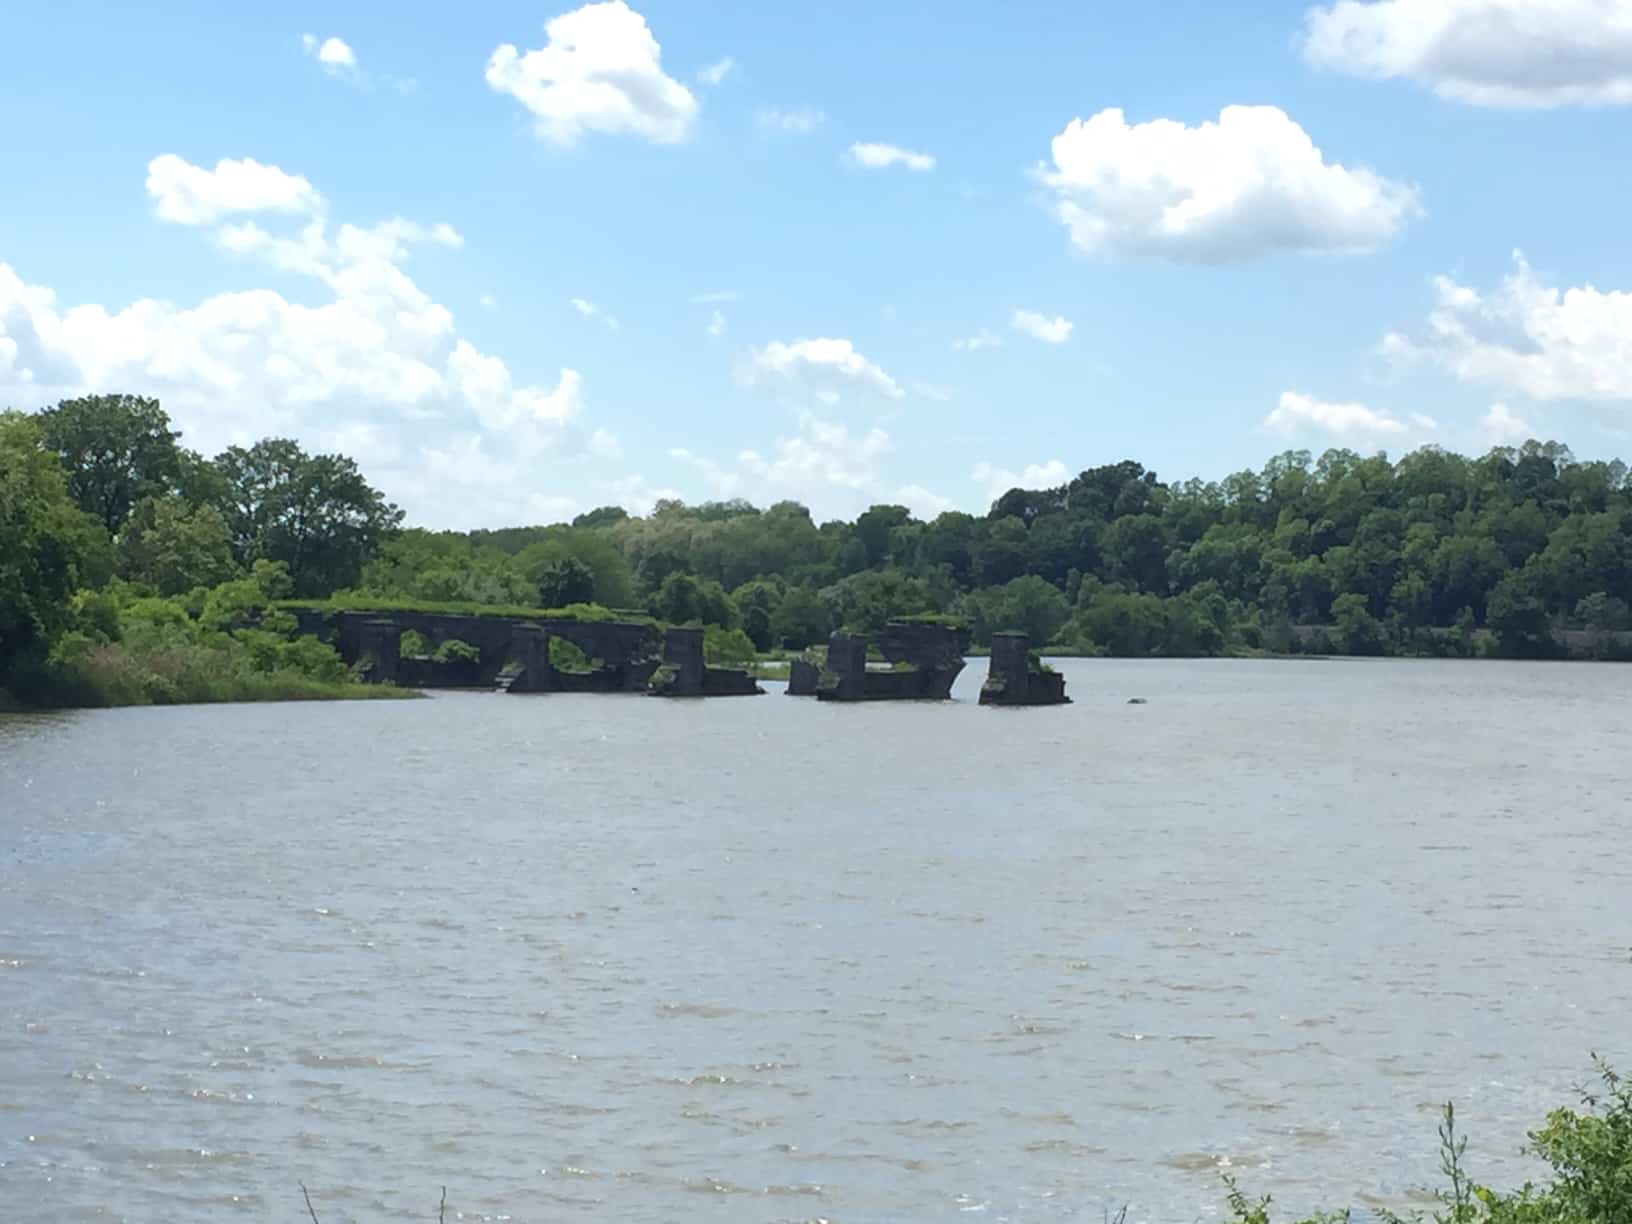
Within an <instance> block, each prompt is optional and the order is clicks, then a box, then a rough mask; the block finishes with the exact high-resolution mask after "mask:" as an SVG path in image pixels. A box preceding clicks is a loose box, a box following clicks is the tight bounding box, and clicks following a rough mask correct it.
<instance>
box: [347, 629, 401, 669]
mask: <svg viewBox="0 0 1632 1224" xmlns="http://www.w3.org/2000/svg"><path fill="white" fill-rule="evenodd" d="M346 662H348V663H358V662H362V663H366V664H367V666H368V682H369V683H370V684H395V683H396V682H397V671H398V669H399V667H400V665H401V663H402V629H401V628H400V627H399V626H398V625H397V623H396V622H395V621H393V620H390V619H388V618H384V617H381V618H373V619H368V620H365V621H363V622H362V624H361V625H359V626H358V628H357V649H356V652H355V654H354V655H353V656H352V657H351V658H349V659H347V660H346Z"/></svg>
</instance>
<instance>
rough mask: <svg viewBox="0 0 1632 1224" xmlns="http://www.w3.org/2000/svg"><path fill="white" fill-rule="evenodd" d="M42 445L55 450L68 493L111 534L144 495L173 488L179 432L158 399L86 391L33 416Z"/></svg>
mask: <svg viewBox="0 0 1632 1224" xmlns="http://www.w3.org/2000/svg"><path fill="white" fill-rule="evenodd" d="M39 423H40V432H41V436H42V438H43V439H44V442H45V446H46V447H47V448H48V449H50V450H53V451H55V452H56V453H57V455H58V456H59V457H60V458H61V460H62V466H63V470H64V471H65V472H66V473H67V476H68V492H69V494H70V495H71V496H72V497H73V499H74V500H75V501H76V502H78V503H79V506H80V508H81V509H82V510H84V511H86V512H87V513H89V514H94V515H95V516H96V517H97V518H98V519H100V520H101V521H102V525H103V526H104V527H105V528H107V531H108V534H109V535H112V534H114V533H115V532H117V531H118V530H119V526H120V524H122V523H123V522H124V521H125V519H126V518H127V517H128V516H129V514H130V512H131V510H132V509H133V508H134V507H135V505H136V503H137V502H139V501H141V500H142V499H143V498H144V497H153V496H156V495H159V494H163V493H168V492H172V491H174V490H175V489H176V488H177V487H178V482H179V481H180V479H181V476H182V466H183V464H182V453H181V450H180V448H179V447H177V445H176V439H177V438H178V437H180V436H181V435H180V434H179V433H177V432H176V431H175V430H173V429H171V428H170V418H169V417H168V416H166V415H165V413H164V410H163V409H162V408H160V407H159V401H158V400H156V399H148V398H144V397H142V396H139V395H87V396H82V397H80V398H79V399H67V400H63V401H62V402H61V403H59V404H58V405H57V406H56V407H55V408H47V409H45V410H44V411H42V412H41V413H40V414H39Z"/></svg>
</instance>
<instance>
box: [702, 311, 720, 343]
mask: <svg viewBox="0 0 1632 1224" xmlns="http://www.w3.org/2000/svg"><path fill="white" fill-rule="evenodd" d="M705 330H706V331H707V332H708V338H709V339H710V340H718V339H719V338H720V337H721V336H723V335H725V315H724V314H722V313H721V312H720V311H718V310H716V311H715V312H714V313H713V314H712V315H710V316H709V320H708V327H707V328H706V329H705Z"/></svg>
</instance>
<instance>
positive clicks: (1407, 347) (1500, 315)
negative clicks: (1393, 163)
mask: <svg viewBox="0 0 1632 1224" xmlns="http://www.w3.org/2000/svg"><path fill="white" fill-rule="evenodd" d="M1434 296H1435V301H1434V306H1433V309H1432V310H1431V311H1430V312H1429V314H1428V318H1427V320H1426V321H1425V323H1424V324H1423V325H1422V326H1420V327H1417V328H1415V329H1412V330H1410V331H1401V332H1394V333H1391V334H1390V335H1388V336H1386V337H1385V338H1384V340H1383V344H1382V349H1383V352H1384V354H1385V355H1387V356H1389V357H1390V358H1392V359H1394V360H1395V361H1399V362H1408V361H1429V362H1432V363H1433V364H1435V365H1438V366H1440V367H1441V368H1443V369H1445V370H1448V371H1450V372H1451V373H1452V374H1454V375H1455V376H1456V377H1457V378H1458V379H1460V380H1461V381H1463V382H1468V383H1481V384H1485V385H1488V386H1494V387H1497V388H1499V389H1501V390H1503V391H1507V392H1510V393H1515V394H1520V395H1526V396H1529V397H1530V398H1532V399H1538V400H1561V399H1579V400H1593V401H1599V402H1614V401H1626V400H1632V343H1629V342H1628V339H1627V338H1628V337H1629V336H1632V292H1628V291H1626V290H1618V289H1617V290H1607V291H1605V290H1600V289H1596V288H1594V287H1593V286H1591V285H1583V286H1579V287H1576V288H1570V289H1558V288H1555V287H1553V286H1549V285H1547V284H1544V283H1543V282H1542V280H1541V278H1540V277H1538V276H1537V275H1536V273H1535V271H1534V270H1533V269H1532V268H1531V267H1530V265H1529V264H1528V263H1527V262H1526V261H1525V258H1524V255H1523V253H1522V252H1518V251H1515V252H1514V253H1513V271H1512V272H1511V273H1510V274H1509V275H1508V276H1507V277H1506V278H1505V279H1504V280H1503V281H1502V283H1501V284H1500V285H1499V286H1497V287H1496V288H1494V289H1488V290H1480V289H1475V288H1471V287H1469V286H1467V285H1461V284H1458V283H1457V282H1456V281H1454V280H1452V279H1451V278H1450V277H1448V276H1441V277H1438V278H1436V279H1435V281H1434Z"/></svg>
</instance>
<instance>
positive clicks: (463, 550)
mask: <svg viewBox="0 0 1632 1224" xmlns="http://www.w3.org/2000/svg"><path fill="white" fill-rule="evenodd" d="M1629 512H1632V488H1629V486H1628V480H1627V469H1626V467H1625V465H1624V464H1622V463H1620V462H1618V461H1616V462H1578V461H1577V460H1576V459H1575V458H1574V457H1573V456H1572V455H1571V454H1570V452H1569V450H1568V449H1567V448H1566V447H1564V446H1562V445H1559V444H1557V443H1552V442H1549V443H1541V442H1528V443H1526V444H1525V445H1524V446H1522V447H1517V448H1513V447H1501V448H1497V449H1495V450H1492V451H1490V452H1489V453H1488V454H1486V455H1484V456H1483V457H1480V458H1466V457H1463V456H1461V455H1456V454H1452V453H1449V452H1446V451H1442V450H1439V449H1437V448H1433V447H1428V448H1423V449H1421V450H1417V451H1414V452H1412V453H1411V454H1409V455H1406V456H1405V457H1403V458H1402V459H1400V460H1399V461H1397V462H1390V461H1389V460H1388V459H1387V458H1386V457H1384V456H1381V455H1377V456H1369V457H1368V456H1362V455H1359V454H1356V453H1355V452H1353V451H1349V450H1330V451H1327V452H1326V453H1325V454H1323V455H1321V456H1320V457H1319V458H1318V459H1316V458H1314V457H1313V456H1311V455H1310V453H1309V452H1306V451H1291V452H1287V453H1285V454H1281V455H1278V456H1276V457H1275V458H1273V459H1271V460H1270V461H1269V462H1268V463H1267V464H1266V465H1265V466H1264V468H1263V470H1262V471H1257V472H1254V471H1243V472H1239V473H1237V474H1235V475H1232V476H1229V477H1226V478H1225V479H1224V480H1221V481H1216V482H1214V481H1201V480H1187V481H1183V482H1179V483H1172V484H1170V483H1166V482H1163V481H1162V480H1160V479H1158V477H1157V475H1156V473H1154V472H1151V471H1148V470H1147V469H1146V468H1144V467H1143V466H1142V465H1141V464H1139V463H1136V462H1134V461H1132V460H1125V461H1123V462H1120V463H1114V464H1107V465H1103V466H1099V467H1091V468H1088V469H1086V470H1084V471H1083V472H1081V474H1079V475H1078V476H1077V477H1076V478H1075V479H1073V480H1071V481H1070V482H1069V483H1067V484H1064V485H1060V486H1059V487H1057V488H1051V489H1012V490H1010V491H1009V492H1007V493H1005V494H1003V496H1001V497H1000V498H998V499H997V500H996V501H995V502H994V503H993V504H992V506H991V508H990V510H989V511H988V512H987V513H986V514H984V515H971V514H965V513H961V512H958V511H949V512H947V513H944V514H940V515H938V516H936V517H935V518H933V519H931V520H929V521H927V522H926V521H922V520H919V519H917V518H915V517H913V515H912V514H911V513H910V512H909V511H908V510H907V509H906V508H905V507H903V506H897V505H876V506H873V507H871V508H870V509H868V510H866V511H865V512H863V513H862V514H860V515H859V516H858V517H857V518H856V519H855V520H854V521H853V522H846V521H842V520H835V521H832V522H825V523H820V524H818V523H816V522H815V521H814V520H813V519H812V518H811V516H810V513H809V511H808V510H806V509H805V507H803V506H801V505H799V504H798V503H796V502H791V501H790V502H778V503H777V504H775V505H773V506H770V507H768V508H766V509H759V508H756V507H754V506H752V505H749V504H748V503H746V502H743V501H725V502H705V503H702V504H700V505H694V506H688V505H685V504H683V503H680V502H677V501H662V502H659V503H658V504H657V506H656V507H655V508H654V509H653V510H652V512H651V513H650V514H648V515H645V516H637V515H631V514H629V513H627V512H626V511H625V510H623V509H622V508H620V507H616V506H607V507H603V508H601V509H598V510H593V511H591V512H589V513H587V514H582V515H579V516H578V517H577V518H575V519H574V520H573V521H572V522H571V523H563V524H556V525H553V526H537V527H513V528H506V529H503V530H497V531H472V532H450V531H432V530H425V529H419V528H414V529H408V530H403V529H402V528H401V521H402V512H401V511H400V510H398V509H397V508H396V507H395V506H392V505H391V504H390V503H389V502H388V501H387V500H386V499H385V498H384V497H383V496H382V495H381V494H380V493H379V492H378V491H377V490H375V489H374V488H373V487H372V486H370V485H369V483H368V482H367V480H366V479H365V478H364V476H363V475H362V473H361V472H359V470H358V468H357V465H356V464H355V463H354V462H353V461H352V460H350V459H348V458H346V457H344V456H341V455H308V454H307V453H305V452H304V451H303V450H302V449H301V448H300V447H299V446H298V445H296V444H295V443H294V442H292V441H289V440H287V439H276V438H274V439H266V440H264V441H262V442H259V443H256V444H255V445H254V446H250V447H233V448H231V449H229V450H227V451H225V452H223V453H222V454H220V455H218V456H216V457H214V458H213V459H205V458H204V457H202V456H200V455H198V454H196V453H194V452H192V451H190V450H188V449H186V448H185V447H184V446H182V445H181V439H180V435H179V434H178V433H177V432H176V431H175V430H173V429H171V427H170V422H169V419H168V417H167V416H166V415H165V413H164V412H163V410H162V409H161V407H160V406H159V404H158V402H157V401H155V400H152V399H144V398H140V397H135V396H122V395H109V396H91V397H85V398H81V399H74V400H67V401H64V402H63V403H61V404H58V405H57V406H55V407H53V408H49V409H45V410H42V411H40V412H37V413H34V414H32V415H24V414H22V413H17V412H9V413H6V414H4V416H0V687H11V688H13V689H15V688H17V687H18V684H17V681H16V676H17V674H18V673H19V671H20V670H27V669H35V670H36V671H37V670H38V669H39V668H40V667H42V666H44V665H45V663H46V661H48V660H49V659H50V658H51V657H52V655H53V652H56V653H57V654H58V655H59V656H60V654H61V648H62V643H63V641H64V639H65V637H66V638H67V639H68V640H70V642H71V643H72V645H73V647H74V648H75V649H78V650H80V651H81V652H83V651H84V650H85V649H86V646H85V643H86V641H87V640H89V641H90V643H91V644H92V645H93V646H105V645H108V644H109V643H110V642H112V641H116V640H119V639H118V638H117V637H116V636H114V635H119V634H120V633H121V630H120V623H119V622H120V620H121V618H122V617H124V616H125V614H126V610H127V609H128V608H129V607H131V606H132V605H133V604H137V603H139V602H140V601H143V600H154V599H158V600H176V601H180V602H181V603H182V604H188V603H189V601H190V604H189V606H191V607H194V608H197V609H199V610H200V611H201V610H202V607H203V603H204V593H207V592H208V591H210V590H212V589H214V588H216V587H219V586H221V585H222V584H224V583H231V582H245V581H249V576H250V574H251V571H252V570H254V571H256V572H257V573H258V574H259V581H260V582H261V585H262V587H263V588H264V591H265V593H266V597H267V598H271V597H273V596H276V595H288V594H292V595H295V596H299V597H303V598H323V597H327V596H331V595H334V594H335V593H337V592H339V593H344V594H345V597H346V598H347V599H348V600H349V601H351V602H352V603H353V604H354V605H355V604H356V603H357V602H358V601H361V602H366V601H367V600H369V599H371V598H375V599H382V600H428V601H437V602H443V603H451V604H464V605H473V606H484V607H486V606H501V605H513V606H521V607H564V606H567V605H570V604H579V603H594V604H600V605H603V606H605V607H608V608H614V609H627V610H633V611H640V612H643V613H647V614H650V615H652V616H655V617H658V618H660V619H662V620H665V621H670V622H675V623H681V622H699V623H702V624H705V625H717V626H720V627H722V628H725V629H740V630H741V631H742V632H743V633H744V634H745V635H746V636H747V637H748V638H749V639H750V640H751V641H752V642H753V644H754V645H755V646H756V647H757V648H759V649H761V650H769V649H773V648H785V649H801V648H803V647H805V646H807V645H810V644H812V643H816V642H819V641H821V640H823V639H824V638H825V637H826V636H827V634H828V633H829V632H831V631H832V630H833V629H835V628H839V627H850V628H857V629H874V628H877V627H879V626H880V625H882V624H883V623H884V621H885V620H887V619H888V618H889V617H891V616H897V615H904V614H923V613H946V614H951V615H955V616H961V617H965V618H967V619H968V620H969V621H970V622H971V624H972V625H973V627H974V632H975V640H976V642H979V643H983V642H985V641H987V640H988V639H989V638H990V635H991V633H992V632H993V631H994V630H1000V629H1022V630H1024V631H1026V632H1027V633H1029V634H1030V635H1031V637H1032V639H1033V641H1035V642H1037V643H1041V644H1047V645H1050V646H1052V647H1054V648H1056V649H1058V650H1062V651H1071V652H1075V653H1083V654H1114V655H1125V656H1149V655H1214V654H1223V653H1244V652H1257V651H1270V652H1287V651H1297V650H1318V651H1335V652H1342V653H1353V654H1449V655H1469V656H1472V655H1479V656H1499V657H1523V658H1536V657H1550V656H1556V655H1559V654H1561V653H1563V651H1564V649H1565V645H1564V644H1565V643H1566V642H1569V643H1571V644H1572V645H1573V647H1574V648H1575V650H1576V652H1577V653H1585V654H1589V655H1596V656H1600V657H1606V656H1610V655H1613V654H1614V653H1615V652H1616V649H1617V643H1618V642H1620V641H1622V640H1625V639H1624V638H1623V637H1622V635H1621V631H1624V630H1627V629H1628V628H1632V611H1629V608H1628V604H1627V599H1628V594H1629V592H1632V513H1629ZM257 565H259V569H258V570H256V567H257ZM241 590H242V588H240V592H241ZM143 607H145V608H147V609H148V610H149V611H151V604H145V605H143ZM87 608H95V609H98V611H96V612H95V613H94V614H93V613H89V612H87V611H86V609H87ZM193 619H194V620H196V619H197V618H196V616H194V617H193ZM98 637H100V638H101V639H104V640H102V641H98V640H97V639H98Z"/></svg>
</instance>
